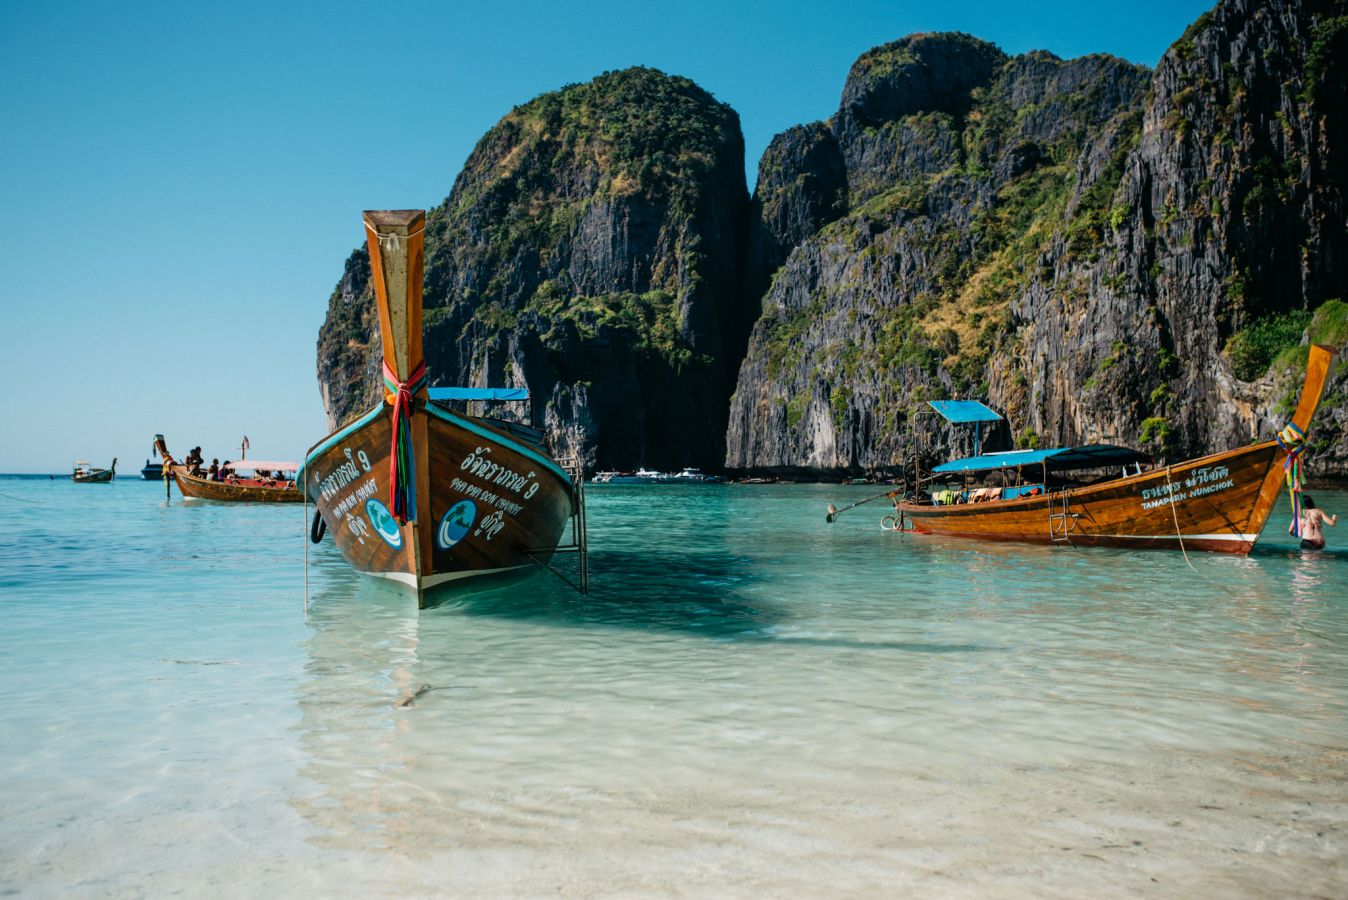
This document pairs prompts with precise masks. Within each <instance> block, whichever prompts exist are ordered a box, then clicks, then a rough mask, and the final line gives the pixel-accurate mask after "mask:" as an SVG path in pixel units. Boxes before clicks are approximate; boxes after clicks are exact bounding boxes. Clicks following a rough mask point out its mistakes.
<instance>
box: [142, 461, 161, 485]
mask: <svg viewBox="0 0 1348 900" xmlns="http://www.w3.org/2000/svg"><path fill="white" fill-rule="evenodd" d="M140 477H141V478H143V479H145V480H146V481H159V480H160V479H161V478H163V477H164V466H163V464H162V463H157V462H150V461H149V460H148V459H147V460H145V465H144V466H143V467H141V470H140Z"/></svg>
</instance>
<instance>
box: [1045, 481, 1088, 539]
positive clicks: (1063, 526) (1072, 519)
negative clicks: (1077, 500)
mask: <svg viewBox="0 0 1348 900" xmlns="http://www.w3.org/2000/svg"><path fill="white" fill-rule="evenodd" d="M1058 496H1059V497H1060V498H1061V500H1062V502H1061V503H1059V504H1058V505H1057V506H1056V507H1055V506H1054V502H1055V499H1057V498H1054V497H1049V500H1048V539H1049V540H1050V541H1053V543H1055V544H1061V543H1064V542H1065V543H1068V544H1070V543H1072V532H1074V531H1076V528H1077V519H1079V518H1081V514H1080V513H1074V512H1072V511H1071V502H1072V495H1071V493H1070V492H1069V491H1063V492H1062V493H1061V494H1059V495H1058Z"/></svg>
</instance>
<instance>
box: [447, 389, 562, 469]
mask: <svg viewBox="0 0 1348 900" xmlns="http://www.w3.org/2000/svg"><path fill="white" fill-rule="evenodd" d="M426 410H427V412H429V413H431V414H432V415H434V416H436V417H438V418H441V419H443V420H445V421H446V422H449V423H450V424H453V425H457V426H458V427H460V428H463V429H466V430H468V431H471V432H472V433H473V434H475V435H477V436H478V437H483V438H486V439H487V440H489V441H493V442H495V443H497V444H504V445H505V446H507V447H509V448H510V449H511V450H514V451H515V452H516V453H519V454H521V455H523V456H527V457H529V458H530V459H532V460H533V461H534V462H536V463H538V464H539V465H541V466H543V467H545V468H547V469H548V470H550V471H551V472H552V473H553V474H554V475H556V476H557V477H558V478H560V479H562V481H564V482H565V483H567V484H570V483H571V479H570V478H569V477H567V474H566V472H564V471H562V467H561V466H559V465H557V464H556V463H555V462H553V461H552V460H550V459H548V458H547V457H546V456H543V455H542V454H540V453H537V452H536V451H533V450H530V449H529V448H528V447H526V446H524V445H523V444H520V443H518V442H516V441H513V440H511V439H510V438H508V437H506V436H505V435H503V434H500V433H499V432H495V431H488V430H487V429H485V428H483V427H482V426H480V425H474V424H473V423H472V422H469V421H468V420H467V419H461V418H459V417H458V416H456V415H454V414H453V413H451V412H448V411H446V410H443V409H441V408H439V407H438V406H432V405H430V404H427V406H426Z"/></svg>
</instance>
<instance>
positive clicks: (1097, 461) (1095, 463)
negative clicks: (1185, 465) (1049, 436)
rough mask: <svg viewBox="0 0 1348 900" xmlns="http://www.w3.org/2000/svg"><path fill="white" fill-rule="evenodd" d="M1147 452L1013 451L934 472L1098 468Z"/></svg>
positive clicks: (1095, 447) (1093, 448)
mask: <svg viewBox="0 0 1348 900" xmlns="http://www.w3.org/2000/svg"><path fill="white" fill-rule="evenodd" d="M1149 459H1150V457H1148V456H1147V455H1146V454H1145V453H1139V452H1137V451H1136V450H1130V449H1128V448H1127V447H1119V446H1116V445H1114V444H1086V445H1084V446H1081V447H1055V448H1053V449H1049V450H1010V451H1007V452H1006V453H985V454H983V455H982V456H970V457H967V458H966V459H952V460H951V461H950V462H947V463H941V464H940V465H939V466H937V467H936V468H934V469H932V472H933V473H934V474H938V475H940V474H945V473H948V472H987V471H990V470H992V469H1014V468H1015V467H1016V466H1037V465H1040V464H1041V463H1048V467H1049V468H1050V469H1097V468H1100V469H1102V468H1105V467H1107V466H1124V465H1128V464H1129V463H1135V462H1145V461H1147V460H1149Z"/></svg>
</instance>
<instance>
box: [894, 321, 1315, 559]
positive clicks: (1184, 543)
mask: <svg viewBox="0 0 1348 900" xmlns="http://www.w3.org/2000/svg"><path fill="white" fill-rule="evenodd" d="M1333 359H1334V351H1332V350H1330V349H1328V348H1325V347H1321V346H1318V345H1315V346H1312V347H1311V348H1310V357H1309V361H1308V363H1307V366H1306V381H1305V384H1304V386H1303V387H1302V392H1301V400H1300V403H1299V405H1298V406H1297V410H1296V413H1295V415H1293V417H1292V424H1291V426H1289V427H1288V428H1287V429H1286V430H1284V431H1283V432H1282V434H1280V435H1279V436H1278V439H1276V440H1268V441H1263V442H1261V443H1256V444H1252V445H1250V446H1248V447H1242V448H1240V449H1237V450H1228V451H1226V452H1224V453H1214V454H1211V455H1209V456H1203V457H1199V458H1198V459H1191V460H1186V461H1184V462H1181V463H1175V464H1173V465H1165V466H1157V467H1155V468H1152V469H1150V470H1148V471H1142V470H1141V469H1140V467H1139V471H1138V472H1137V473H1136V474H1132V475H1124V476H1122V477H1116V478H1110V479H1108V480H1103V481H1098V482H1096V483H1094V484H1088V485H1081V486H1063V487H1058V488H1055V487H1054V485H1053V484H1052V483H1051V481H1050V477H1051V475H1052V473H1053V472H1054V471H1055V470H1059V467H1058V466H1057V465H1056V463H1055V460H1060V461H1062V462H1063V465H1062V466H1061V469H1067V470H1070V469H1083V468H1091V467H1092V466H1091V465H1090V464H1091V463H1092V462H1094V463H1095V466H1094V467H1098V466H1099V463H1100V461H1101V460H1103V459H1106V458H1108V459H1110V460H1111V464H1114V463H1117V462H1118V461H1119V457H1118V456H1117V455H1112V454H1110V453H1108V452H1101V451H1120V450H1122V448H1116V447H1106V448H1098V447H1097V448H1089V447H1088V448H1062V449H1059V450H1049V451H1013V452H1011V453H995V454H987V455H984V456H975V457H971V458H969V459H964V460H952V461H951V462H949V463H945V464H943V465H941V466H937V467H936V468H935V469H934V470H933V472H934V473H936V474H937V475H940V474H944V473H958V472H990V471H997V470H1000V471H1002V472H1007V471H1013V470H1020V471H1021V472H1023V471H1024V470H1025V468H1026V467H1034V468H1039V467H1042V468H1040V472H1041V473H1042V476H1043V480H1042V481H1040V482H1039V483H1038V484H1037V485H1030V484H1023V483H1022V484H1020V485H1018V486H1016V487H1014V488H1003V489H1002V490H1001V491H1000V493H999V494H996V496H998V499H990V500H986V501H984V502H965V501H968V500H970V499H973V498H976V497H977V496H978V494H977V493H975V492H972V491H967V490H961V491H951V490H947V491H937V492H935V493H934V495H933V497H934V498H935V499H936V500H952V501H955V502H948V503H941V502H933V497H928V496H927V495H925V494H919V495H917V497H916V498H909V499H905V500H897V501H896V502H895V513H894V516H893V518H892V520H891V524H890V525H889V526H888V527H893V528H895V529H901V530H904V531H909V532H916V533H918V534H934V535H950V536H958V537H966V538H983V539H988V540H1001V541H1032V542H1036V543H1070V544H1085V545H1092V544H1094V545H1107V546H1115V547H1169V548H1180V547H1183V548H1185V549H1195V550H1215V551H1220V552H1225V553H1237V554H1245V553H1249V552H1250V549H1251V548H1252V547H1253V546H1254V543H1255V541H1257V540H1258V539H1259V533H1260V532H1261V531H1262V530H1263V528H1264V525H1265V523H1266V522H1267V521H1268V517H1269V514H1270V513H1271V512H1272V510H1273V506H1274V504H1275V503H1276V502H1277V500H1278V495H1279V493H1280V492H1281V490H1282V488H1283V486H1284V484H1285V483H1286V481H1287V478H1286V475H1285V472H1284V463H1290V464H1295V463H1296V461H1297V456H1298V454H1299V453H1300V452H1301V448H1302V447H1303V446H1304V440H1305V434H1306V432H1307V431H1308V429H1309V427H1310V423H1311V419H1312V418H1313V417H1314V415H1315V411H1316V409H1317V408H1318V407H1319V405H1320V397H1321V395H1322V394H1323V393H1324V387H1325V381H1326V380H1327V378H1328V376H1329V368H1330V364H1331V363H1332V362H1333ZM1092 452H1096V453H1097V454H1098V455H1097V458H1096V459H1094V460H1092V458H1091V456H1090V454H1091V453H1092ZM1123 452H1125V453H1127V452H1128V451H1123ZM1124 462H1125V463H1127V460H1124ZM1288 468H1291V466H1290V465H1289V466H1288ZM1036 488H1037V489H1038V492H1037V493H1034V494H1032V495H1029V496H1027V493H1029V492H1033V491H1035V490H1036ZM991 491H992V492H996V489H995V488H994V489H991ZM1001 498H1005V499H1001ZM1294 502H1295V495H1294Z"/></svg>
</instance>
